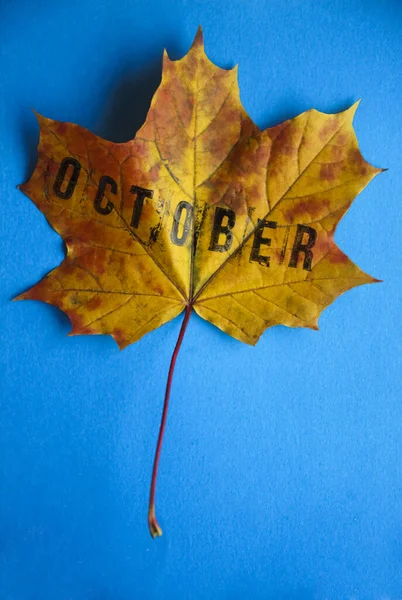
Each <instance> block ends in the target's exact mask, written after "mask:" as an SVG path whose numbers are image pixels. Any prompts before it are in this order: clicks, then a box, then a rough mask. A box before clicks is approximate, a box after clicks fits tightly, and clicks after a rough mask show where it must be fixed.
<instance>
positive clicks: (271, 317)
mask: <svg viewBox="0 0 402 600" xmlns="http://www.w3.org/2000/svg"><path fill="white" fill-rule="evenodd" d="M356 108H357V104H355V105H353V106H352V107H351V108H349V109H348V110H346V111H343V112H340V113H338V114H332V115H329V114H325V113H321V112H319V111H317V110H309V111H307V112H305V113H303V114H301V115H299V116H298V117H296V118H294V119H291V120H289V121H286V122H285V123H282V124H281V125H278V126H276V127H273V128H269V129H266V130H264V131H260V129H259V128H258V127H257V126H256V125H255V124H254V123H253V122H252V120H251V119H250V117H249V116H248V115H247V113H246V111H245V110H244V108H243V106H242V104H241V101H240V97H239V88H238V83H237V68H234V69H231V70H225V69H221V68H218V67H217V66H215V65H214V64H213V63H211V62H210V61H209V59H208V58H207V56H206V54H205V52H204V45H203V38H202V32H201V28H200V30H199V31H198V33H197V35H196V38H195V40H194V43H193V45H192V47H191V49H190V51H189V52H188V54H187V55H186V56H184V57H183V58H182V59H181V60H178V61H171V60H170V59H169V57H168V55H167V53H166V52H165V53H164V57H163V74H162V81H161V84H160V86H159V88H158V89H157V91H156V93H155V95H154V98H153V100H152V104H151V107H150V110H149V112H148V115H147V118H146V121H145V124H144V125H143V126H142V127H141V129H140V130H139V132H138V133H137V135H136V136H135V138H134V140H132V141H129V142H127V143H123V144H116V143H112V142H108V141H105V140H103V139H101V138H99V137H97V136H95V135H93V134H92V133H90V132H89V131H87V130H85V129H83V128H82V127H79V126H77V125H74V124H71V123H61V122H58V121H53V120H51V119H46V118H44V117H42V116H40V115H37V116H38V120H39V124H40V142H39V147H38V155H39V156H38V162H37V165H36V168H35V171H34V173H33V175H32V177H31V178H30V180H29V181H28V182H27V183H25V184H24V185H22V186H21V189H22V190H23V191H24V192H25V194H27V195H28V196H29V197H30V198H31V199H32V200H33V201H34V203H35V204H36V206H37V207H38V208H39V209H40V210H41V211H42V212H43V213H44V214H45V215H46V218H47V219H48V221H49V223H50V224H51V226H52V227H53V228H54V229H55V230H56V231H57V232H58V233H59V234H60V235H61V236H62V237H63V238H64V241H65V243H66V247H67V255H66V258H65V260H64V261H63V263H62V264H61V265H60V266H59V267H57V268H56V269H55V270H54V271H52V272H51V273H50V274H49V275H47V276H46V277H45V278H44V279H43V280H42V281H41V282H39V283H38V284H37V285H36V286H34V287H33V288H31V289H30V290H29V291H27V292H25V293H24V294H22V295H21V296H19V298H21V299H35V300H42V301H45V302H49V303H51V304H54V305H56V306H58V307H59V308H60V309H61V310H63V311H64V312H65V313H67V315H68V316H69V318H70V320H71V323H72V331H71V334H72V335H74V334H85V333H87V334H100V333H102V334H110V335H112V336H113V337H114V339H115V340H116V342H117V343H118V345H119V346H120V348H124V347H125V346H127V345H128V344H131V343H132V342H135V341H136V340H138V339H139V338H140V337H142V336H143V335H144V334H145V333H148V332H149V331H151V330H153V329H155V328H157V327H159V326H160V325H162V324H164V323H166V322H167V321H169V320H171V319H172V318H174V317H176V316H177V315H178V314H179V313H181V312H182V311H185V317H184V320H183V323H182V327H181V330H180V335H179V339H178V342H177V345H176V348H175V351H174V354H173V357H172V362H171V366H170V370H169V377H168V384H167V390H166V396H165V405H164V410H163V416H162V423H161V429H160V433H159V439H158V444H157V450H156V456H155V462H154V470H153V476H152V485H151V498H150V508H149V526H150V530H151V533H152V535H153V536H156V535H160V534H161V530H160V528H159V525H158V524H157V521H156V518H155V511H154V494H155V485H156V473H157V469H158V463H159V455H160V449H161V443H162V437H163V431H164V427H165V422H166V414H167V405H168V400H169V395H170V386H171V381H172V376H173V369H174V364H175V361H176V357H177V353H178V350H179V348H180V344H181V341H182V338H183V335H184V331H185V328H186V326H187V323H188V319H189V316H190V313H191V311H192V309H194V310H195V311H196V312H197V313H198V314H199V315H200V316H201V317H203V318H204V319H207V320H208V321H210V322H211V323H213V324H214V325H216V326H217V327H219V328H220V329H222V330H223V331H225V332H226V333H228V334H230V335H231V336H233V337H235V338H237V339H239V340H241V341H242V342H246V343H249V344H255V343H256V341H257V340H258V338H259V336H260V335H261V334H262V332H263V331H264V330H265V329H266V328H267V327H270V326H272V325H277V324H283V325H287V326H290V327H310V328H313V329H316V328H317V321H318V317H319V315H320V314H321V312H322V310H323V309H324V308H325V307H326V306H328V304H330V303H331V302H332V301H333V300H334V299H335V298H336V297H337V296H339V295H340V294H341V293H343V292H345V291H346V290H348V289H350V288H352V287H354V286H357V285H361V284H364V283H371V282H373V281H377V280H375V279H374V278H372V277H370V276H369V275H367V274H366V273H364V272H363V271H361V270H360V269H359V268H358V267H357V266H356V265H355V264H354V263H353V262H352V261H351V260H350V259H349V258H348V257H347V256H346V255H345V254H344V253H343V252H342V251H341V250H340V249H339V248H338V247H337V246H336V244H335V242H334V233H335V229H336V226H337V224H338V222H339V220H340V219H341V217H342V216H343V215H344V213H345V212H346V211H347V209H348V208H349V206H350V204H351V202H352V201H353V199H354V198H355V196H356V195H357V194H358V193H359V192H360V191H361V190H362V189H363V188H364V187H365V186H366V185H367V184H368V182H369V181H370V180H371V179H372V178H373V177H374V176H375V175H376V174H377V173H379V172H380V171H381V170H382V169H378V168H375V167H373V166H372V165H370V164H369V163H367V162H366V161H365V160H364V158H363V156H362V154H361V153H360V150H359V146H358V142H357V139H356V135H355V132H354V129H353V125H352V120H353V116H354V113H355V111H356Z"/></svg>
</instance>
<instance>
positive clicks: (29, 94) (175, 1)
mask: <svg viewBox="0 0 402 600" xmlns="http://www.w3.org/2000/svg"><path fill="white" fill-rule="evenodd" d="M0 11H1V14H0V50H1V51H0V60H1V65H0V66H1V69H0V73H1V75H0V79H1V81H0V85H1V96H0V97H1V100H0V111H1V115H0V147H1V148H0V152H1V173H0V189H1V213H0V214H1V231H0V241H1V261H0V270H1V281H2V285H1V306H0V319H1V369H2V375H1V387H2V399H1V402H2V406H1V413H0V414H1V417H0V421H1V469H0V486H1V489H0V566H1V571H0V598H1V600H84V599H85V600H129V599H130V600H132V599H139V600H148V599H150V600H154V599H155V600H159V599H170V598H172V599H174V600H182V599H183V600H184V599H186V600H187V599H196V600H198V599H200V600H202V599H218V600H223V599H224V600H238V599H243V598H245V599H248V598H249V599H252V600H260V599H273V600H400V599H401V598H402V502H401V486H402V479H401V476H402V468H401V443H402V439H401V438H402V435H401V424H402V403H401V377H402V375H401V360H400V357H401V327H400V322H401V315H400V308H401V306H400V289H401V253H402V244H401V238H402V231H401V208H400V207H401V190H402V171H401V159H402V152H401V148H402V103H401V92H402V38H401V30H402V4H401V3H400V2H399V1H398V0H393V1H392V0H383V1H382V2H379V1H374V0H371V1H370V0H347V1H343V0H338V1H336V0H332V1H325V0H324V1H320V2H317V1H316V0H300V1H297V0H270V1H268V0H259V1H256V0H244V1H241V0H231V1H230V2H224V1H222V0H221V1H218V0H211V1H210V0H193V1H190V0H149V1H148V2H145V1H144V0H141V1H139V0H130V1H126V0H119V1H117V0H97V1H96V2H90V1H89V0H70V1H69V2H64V1H61V0H58V1H50V0H47V1H45V0H35V1H33V0H32V1H28V0H25V1H23V0H14V1H11V0H8V1H6V0H3V1H2V2H1V3H0ZM199 24H202V25H203V27H204V32H205V41H206V50H207V52H208V54H209V56H210V58H211V59H212V60H213V61H214V62H216V63H217V64H218V65H220V66H222V67H231V66H233V65H234V64H235V63H239V77H240V88H241V95H242V100H243V103H244V105H245V107H246V109H247V110H248V111H249V113H250V115H251V116H252V118H253V119H254V120H255V121H256V122H257V123H258V124H259V125H260V126H261V127H265V126H268V125H274V124H276V123H278V122H280V121H282V120H284V119H286V118H289V117H293V116H295V115H297V114H298V113H300V112H302V111H304V110H306V109H308V108H312V107H314V108H317V109H320V110H323V111H327V112H336V111H339V110H341V109H344V108H346V107H348V106H349V105H350V104H352V103H353V102H354V101H356V100H357V99H358V98H362V99H363V101H362V103H361V105H360V107H359V109H358V112H357V116H356V119H355V127H356V131H357V135H358V138H359V140H360V144H361V149H362V152H363V154H364V156H365V158H366V159H367V160H368V161H370V162H372V163H373V164H375V165H376V166H381V167H389V170H388V171H387V172H386V173H384V174H382V175H380V176H378V177H377V178H376V179H375V180H374V181H373V182H372V183H371V184H370V185H369V186H368V188H366V189H365V190H364V191H363V192H362V194H361V195H360V196H359V197H358V199H357V200H356V201H355V203H354V205H353V207H352V208H351V210H350V211H349V212H348V214H347V215H346V216H345V218H344V219H343V221H342V223H341V225H340V226H339V228H338V232H337V235H336V240H337V242H338V244H339V245H340V247H341V248H342V249H343V250H344V251H345V252H346V253H347V254H348V255H349V256H350V257H351V258H352V259H353V260H354V261H355V262H356V263H357V264H358V265H359V266H360V267H361V268H363V269H364V270H366V271H368V272H370V273H371V274H372V275H374V276H375V277H378V278H381V279H383V280H384V283H382V284H379V285H371V286H363V287H360V288H357V289H354V290H352V291H350V292H349V293H347V294H345V295H343V296H342V297H341V298H339V299H338V300H337V301H336V302H335V303H334V304H333V305H331V306H330V307H329V308H328V309H327V310H326V311H325V313H324V314H323V316H322V317H321V320H320V327H321V330H320V332H318V333H317V332H313V331H309V330H291V329H286V328H284V327H276V328H274V329H271V330H268V331H267V332H266V333H265V334H264V335H263V337H262V339H261V340H260V342H259V343H258V345H257V346H256V347H255V348H252V347H248V346H246V345H243V344H241V343H240V342H237V341H236V340H234V339H231V338H230V337H229V336H226V335H225V334H223V333H222V332H220V331H219V330H218V329H216V328H214V327H213V326H212V325H209V324H208V323H206V322H204V321H202V320H201V319H200V318H198V317H197V316H196V315H193V317H192V318H191V321H190V325H189V329H188V332H187V334H186V337H185V340H184V343H183V347H182V350H181V354H180V355H179V360H178V363H177V370H176V374H175V379H174V384H173V390H172V403H171V411H170V414H169V420H168V429H167V435H166V438H165V444H164V448H163V455H162V463H161V469H160V479H159V487H158V494H157V513H158V515H159V519H160V522H161V525H162V527H163V529H164V536H163V537H162V538H161V539H160V540H156V541H152V540H151V538H150V536H149V533H148V530H147V522H146V514H147V500H148V486H149V481H150V473H151V467H152V460H153V453H154V447H155V442H156V434H157V428H158V425H159V420H160V413H161V407H162V400H163V394H164V387H165V379H166V375H167V370H168V365H169V360H170V356H171V352H172V349H173V346H174V344H175V341H176V338H177V334H178V330H179V328H180V320H181V317H179V318H178V319H176V320H174V321H173V322H171V323H169V324H167V325H165V326H164V327H162V328H161V329H159V330H157V331H154V332H153V333H151V334H149V335H147V336H146V337H145V338H143V339H142V340H141V341H140V342H138V343H137V344H134V345H132V346H130V347H129V348H128V349H126V350H125V351H123V352H120V351H119V350H118V348H117V346H116V344H115V343H114V341H113V340H112V339H111V338H108V337H103V336H93V337H90V336H82V337H75V338H67V337H66V334H67V332H68V331H69V329H70V325H69V321H68V319H67V317H65V315H63V314H62V313H61V312H59V311H58V310H57V309H55V308H54V307H51V306H48V305H45V304H42V303H39V302H18V303H11V302H10V300H11V298H12V297H13V296H15V295H16V294H18V293H20V292H22V291H24V290H25V289H27V288H28V287H30V286H31V285H33V284H34V283H36V282H37V281H38V280H39V279H40V278H41V277H42V276H43V275H44V274H45V273H46V272H48V271H49V270H51V269H52V268H54V267H55V266H56V265H57V264H58V263H59V262H60V261H61V260H62V258H63V253H64V250H63V243H62V240H61V239H60V238H59V237H58V236H57V234H56V233H55V232H53V231H52V230H51V229H50V227H49V226H48V224H47V222H46V221H45V219H44V217H43V216H42V215H41V213H40V212H39V211H38V210H37V209H36V208H35V206H34V205H33V203H31V202H30V201H29V200H28V199H27V198H26V197H25V196H24V195H23V194H22V193H21V192H19V191H18V190H17V189H16V185H17V184H18V183H21V182H23V181H24V180H26V179H27V177H29V175H30V174H31V172H32V169H33V167H34V165H35V162H36V145H37V139H38V127H37V124H36V120H35V118H34V115H33V113H32V112H31V111H30V107H34V108H35V109H36V110H38V111H39V112H41V113H42V114H44V115H46V116H48V117H52V118H54V119H58V120H64V121H73V122H75V123H79V124H80V125H83V126H85V127H87V128H89V129H91V130H92V131H94V132H95V133H97V134H99V135H101V136H103V137H105V138H108V139H111V140H113V141H126V140H127V139H129V138H131V137H133V135H134V134H135V131H136V130H137V129H138V127H139V126H140V125H141V124H142V122H143V120H144V118H145V115H146V112H147V108H148V106H149V103H150V100H151V97H152V94H153V92H154V90H155V89H156V87H157V85H158V82H159V79H160V73H161V55H162V50H163V48H164V47H167V49H168V51H169V53H170V55H171V57H172V58H179V57H181V56H182V55H183V54H184V53H185V52H187V50H188V48H189V46H190V44H191V42H192V39H193V37H194V35H195V32H196V29H197V27H198V25H199Z"/></svg>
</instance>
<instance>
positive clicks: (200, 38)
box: [191, 25, 204, 48]
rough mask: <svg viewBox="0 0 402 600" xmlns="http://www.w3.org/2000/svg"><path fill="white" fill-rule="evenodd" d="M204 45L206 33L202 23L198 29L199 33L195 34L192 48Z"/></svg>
mask: <svg viewBox="0 0 402 600" xmlns="http://www.w3.org/2000/svg"><path fill="white" fill-rule="evenodd" d="M199 47H202V48H203V47H204V34H203V32H202V26H201V25H200V26H199V27H198V29H197V33H196V34H195V38H194V41H193V43H192V45H191V48H199Z"/></svg>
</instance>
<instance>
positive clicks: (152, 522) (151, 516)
mask: <svg viewBox="0 0 402 600" xmlns="http://www.w3.org/2000/svg"><path fill="white" fill-rule="evenodd" d="M191 311H192V306H191V304H188V305H187V308H186V312H185V314H184V319H183V322H182V324H181V328H180V333H179V337H178V338H177V342H176V346H175V349H174V351H173V354H172V359H171V361H170V368H169V374H168V378H167V383H166V392H165V401H164V403H163V411H162V420H161V424H160V427H159V435H158V442H157V444H156V450H155V458H154V466H153V469H152V479H151V489H150V492H149V508H148V527H149V531H150V534H151V535H152V537H153V538H156V537H160V536H161V535H162V529H161V528H160V527H159V524H158V521H157V520H156V516H155V490H156V478H157V475H158V466H159V458H160V454H161V449H162V441H163V434H164V432H165V427H166V418H167V412H168V406H169V398H170V388H171V387H172V379H173V373H174V367H175V364H176V359H177V355H178V354H179V350H180V346H181V343H182V341H183V337H184V333H185V331H186V328H187V324H188V321H189V319H190V315H191Z"/></svg>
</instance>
